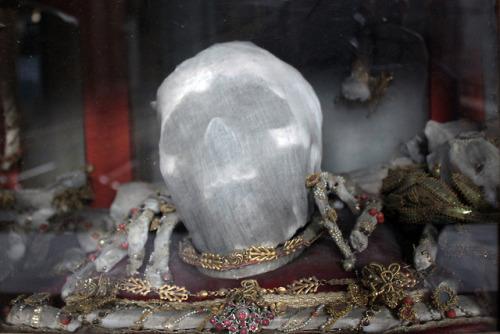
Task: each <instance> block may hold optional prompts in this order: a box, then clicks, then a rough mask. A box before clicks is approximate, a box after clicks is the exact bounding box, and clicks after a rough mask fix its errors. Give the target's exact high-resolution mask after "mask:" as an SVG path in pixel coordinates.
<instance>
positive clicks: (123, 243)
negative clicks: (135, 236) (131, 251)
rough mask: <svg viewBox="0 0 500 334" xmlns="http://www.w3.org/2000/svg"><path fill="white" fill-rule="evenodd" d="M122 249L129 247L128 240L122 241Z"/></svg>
mask: <svg viewBox="0 0 500 334" xmlns="http://www.w3.org/2000/svg"><path fill="white" fill-rule="evenodd" d="M120 246H121V247H122V249H127V248H128V242H122V243H121V245H120Z"/></svg>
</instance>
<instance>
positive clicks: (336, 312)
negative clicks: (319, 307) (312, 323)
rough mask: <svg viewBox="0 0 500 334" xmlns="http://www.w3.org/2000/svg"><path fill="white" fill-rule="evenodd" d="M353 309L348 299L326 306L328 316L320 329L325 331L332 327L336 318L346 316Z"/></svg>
mask: <svg viewBox="0 0 500 334" xmlns="http://www.w3.org/2000/svg"><path fill="white" fill-rule="evenodd" d="M352 309H353V305H352V303H350V302H349V301H339V302H335V303H333V304H330V305H327V306H326V312H327V313H328V315H329V316H330V317H329V318H328V320H327V321H326V323H324V324H323V325H321V331H323V332H324V331H326V330H327V329H328V328H330V327H332V326H333V325H334V324H335V323H336V322H337V321H338V320H340V319H341V318H343V317H344V316H346V315H347V314H348V313H349V312H351V310H352Z"/></svg>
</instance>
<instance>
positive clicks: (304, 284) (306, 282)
mask: <svg viewBox="0 0 500 334" xmlns="http://www.w3.org/2000/svg"><path fill="white" fill-rule="evenodd" d="M320 285H321V282H320V281H319V280H318V279H317V278H316V277H314V276H313V277H309V278H302V279H300V280H297V281H294V282H293V283H292V285H291V286H290V287H289V289H288V290H289V292H290V293H291V294H293V295H300V294H308V293H315V292H316V291H317V290H318V287H319V286H320Z"/></svg>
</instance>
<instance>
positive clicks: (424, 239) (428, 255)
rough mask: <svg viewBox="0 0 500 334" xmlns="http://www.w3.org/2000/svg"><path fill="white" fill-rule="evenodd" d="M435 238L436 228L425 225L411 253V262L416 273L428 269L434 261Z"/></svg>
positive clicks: (436, 234)
mask: <svg viewBox="0 0 500 334" xmlns="http://www.w3.org/2000/svg"><path fill="white" fill-rule="evenodd" d="M437 238H438V230H437V228H436V227H435V226H434V225H432V224H427V225H425V228H424V232H423V233H422V236H421V238H420V241H419V243H418V245H417V246H416V247H415V250H414V251H413V261H414V264H415V269H417V271H421V270H424V269H427V268H429V267H430V266H431V265H433V264H434V262H435V261H436V255H437V250H438V246H437Z"/></svg>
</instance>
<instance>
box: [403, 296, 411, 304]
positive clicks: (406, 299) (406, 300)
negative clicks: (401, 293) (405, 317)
mask: <svg viewBox="0 0 500 334" xmlns="http://www.w3.org/2000/svg"><path fill="white" fill-rule="evenodd" d="M403 304H406V305H410V306H411V305H413V299H411V298H410V297H404V298H403Z"/></svg>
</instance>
